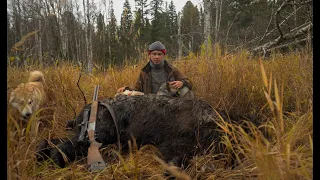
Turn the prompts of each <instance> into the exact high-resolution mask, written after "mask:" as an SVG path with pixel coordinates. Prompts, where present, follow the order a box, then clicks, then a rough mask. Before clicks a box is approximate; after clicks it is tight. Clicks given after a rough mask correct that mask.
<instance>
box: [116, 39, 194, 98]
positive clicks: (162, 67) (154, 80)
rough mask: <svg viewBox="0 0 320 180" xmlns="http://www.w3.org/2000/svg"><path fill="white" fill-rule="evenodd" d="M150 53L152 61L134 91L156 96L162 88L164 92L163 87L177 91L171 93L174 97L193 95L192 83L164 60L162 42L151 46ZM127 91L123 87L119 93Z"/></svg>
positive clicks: (142, 73) (141, 73) (143, 71)
mask: <svg viewBox="0 0 320 180" xmlns="http://www.w3.org/2000/svg"><path fill="white" fill-rule="evenodd" d="M148 53H149V59H150V61H149V62H148V64H147V65H146V66H145V67H143V68H142V69H141V72H140V75H139V78H138V80H137V82H136V84H135V86H134V88H133V90H135V91H140V92H143V93H144V94H150V93H152V94H156V93H157V92H158V91H159V88H160V87H161V88H160V90H163V87H164V86H166V89H169V91H170V89H171V90H172V89H176V91H175V93H174V94H172V91H170V92H171V93H170V94H171V95H173V96H177V97H183V96H185V95H186V94H190V93H191V91H190V90H191V88H192V85H191V83H190V81H189V80H188V79H187V78H186V77H185V76H184V75H183V74H182V73H181V72H180V71H179V70H178V69H177V68H176V67H174V66H172V65H171V64H169V63H168V61H166V60H165V59H164V57H165V55H166V48H165V46H164V45H163V44H162V43H161V42H160V41H156V42H154V43H152V44H151V45H150V46H149V49H148ZM126 89H130V88H128V87H121V88H119V89H118V90H117V92H118V93H121V92H123V91H125V90H126ZM188 92H189V93H188ZM158 94H159V93H158Z"/></svg>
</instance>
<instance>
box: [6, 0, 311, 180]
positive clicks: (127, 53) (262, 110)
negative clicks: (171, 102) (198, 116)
mask: <svg viewBox="0 0 320 180" xmlns="http://www.w3.org/2000/svg"><path fill="white" fill-rule="evenodd" d="M101 2H102V4H105V6H103V7H99V8H98V7H97V4H96V1H89V0H83V1H80V0H7V4H8V6H7V99H8V97H9V95H10V92H12V90H13V89H14V88H16V87H17V86H18V85H19V84H20V83H22V82H26V81H27V79H28V76H29V73H30V71H32V70H41V71H42V72H43V73H44V76H45V79H46V86H47V88H48V90H49V91H48V96H49V99H50V101H49V102H48V103H47V104H46V107H44V108H41V109H40V110H39V111H37V112H36V113H35V114H33V115H32V117H30V121H29V122H28V124H27V126H26V127H23V126H21V124H20V120H19V118H18V117H17V115H18V113H17V112H16V110H15V109H14V108H12V106H11V105H10V104H9V103H7V110H8V111H7V179H169V178H170V177H169V176H165V175H164V172H165V171H168V172H169V174H170V176H172V177H176V178H177V179H259V180H260V179H263V180H264V179H266V180H267V179H272V180H273V179H283V180H287V179H290V180H291V179H313V1H312V0H203V1H202V0H201V1H200V0H199V3H197V4H193V3H192V2H191V1H188V2H187V3H186V4H185V6H184V7H183V9H182V11H181V12H177V11H176V10H175V1H171V2H169V1H168V2H167V3H166V2H165V1H162V0H135V3H134V4H130V3H129V1H128V0H125V1H124V4H123V7H122V8H123V13H122V15H121V18H120V19H121V21H120V22H117V19H116V17H115V14H114V7H113V2H112V0H105V1H103V0H101ZM131 7H134V8H133V9H134V10H131ZM101 8H102V9H105V11H101V12H100V11H99V9H101ZM156 40H159V41H161V42H162V43H163V44H164V45H165V46H166V48H167V52H168V55H167V56H166V59H167V60H168V61H169V62H170V63H172V64H173V65H175V66H176V67H178V68H179V70H181V71H182V73H184V74H185V75H186V76H187V77H188V78H189V79H190V80H191V82H192V83H193V85H194V89H193V91H194V92H195V94H196V96H197V97H198V98H201V99H203V100H205V101H207V102H208V103H209V104H210V105H211V106H212V107H213V108H214V109H216V110H218V111H223V112H225V113H227V114H229V115H230V117H231V116H238V117H239V118H240V119H241V120H242V121H243V123H242V124H234V123H231V122H230V121H229V119H228V118H227V119H223V118H219V119H216V122H217V124H218V126H219V128H218V129H217V131H221V132H222V140H221V142H213V146H212V147H211V148H213V149H214V148H216V147H217V144H215V143H223V144H224V146H225V147H226V148H225V149H224V151H223V153H221V154H213V153H212V152H214V151H208V153H207V154H203V155H197V156H195V157H194V158H193V159H192V160H191V162H190V164H189V165H188V166H187V167H183V168H172V167H170V166H168V164H166V163H164V162H162V161H161V160H159V159H157V158H156V156H154V155H155V154H156V153H157V149H156V148H154V147H153V146H143V147H137V146H136V145H135V144H134V141H132V144H131V146H130V149H129V153H128V154H119V153H118V152H117V147H116V146H114V145H110V146H107V147H105V148H103V149H101V151H100V152H101V154H102V155H104V157H105V158H106V159H105V161H106V162H107V164H108V166H107V168H105V169H104V170H103V171H101V172H98V173H89V172H88V171H87V169H86V159H85V157H84V158H80V159H78V160H77V161H75V162H72V163H69V164H68V166H67V167H65V168H58V167H57V166H56V165H55V164H54V163H53V162H52V161H51V160H50V159H49V160H47V161H45V162H41V163H38V162H37V160H36V157H35V150H36V146H37V144H38V143H39V142H40V141H41V140H42V139H48V140H50V139H52V138H70V137H72V133H70V132H69V131H67V130H66V129H65V125H66V122H67V120H70V119H73V118H75V117H76V115H77V114H78V113H79V112H80V111H81V109H82V108H83V106H84V105H85V104H87V103H90V102H91V100H92V95H93V90H94V86H95V85H97V84H99V85H100V91H99V97H98V99H99V100H101V99H103V98H107V97H114V95H115V93H116V89H117V88H119V87H122V86H132V85H133V84H134V82H135V81H136V78H137V76H138V74H139V71H140V69H141V68H142V67H143V66H144V65H145V64H146V63H147V62H148V56H147V51H146V50H147V47H148V45H149V44H150V43H152V42H154V41H156ZM44 124H46V125H48V127H47V128H46V129H43V128H41V127H43V125H44ZM213 149H212V150H213ZM231 154H232V156H231ZM230 162H236V164H230Z"/></svg>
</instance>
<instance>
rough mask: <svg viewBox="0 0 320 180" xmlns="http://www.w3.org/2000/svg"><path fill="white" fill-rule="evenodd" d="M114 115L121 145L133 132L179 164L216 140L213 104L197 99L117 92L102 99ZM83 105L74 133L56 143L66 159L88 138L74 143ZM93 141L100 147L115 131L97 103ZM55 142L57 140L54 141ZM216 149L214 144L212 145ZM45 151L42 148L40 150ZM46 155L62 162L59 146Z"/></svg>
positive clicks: (81, 152) (82, 149) (81, 151)
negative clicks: (131, 94) (110, 96)
mask: <svg viewBox="0 0 320 180" xmlns="http://www.w3.org/2000/svg"><path fill="white" fill-rule="evenodd" d="M102 102H103V103H107V104H109V105H110V106H111V107H112V108H113V110H114V112H115V115H116V119H117V125H118V128H119V133H120V142H121V144H122V147H124V148H125V147H126V144H127V143H128V140H131V139H132V137H131V135H133V136H134V137H135V139H136V142H137V144H138V147H139V146H141V145H145V144H153V145H155V146H156V147H157V148H158V149H159V150H160V152H161V158H163V159H164V160H165V161H166V162H173V163H175V164H176V165H181V164H180V163H181V162H182V160H183V158H186V159H188V158H190V157H192V156H193V155H195V154H196V153H202V152H204V151H205V150H206V149H207V148H208V147H209V146H210V144H211V143H212V142H213V141H219V140H218V138H219V137H220V136H219V131H218V127H217V125H216V123H215V121H214V120H215V119H216V118H218V116H217V114H216V113H215V111H214V110H213V108H212V107H211V106H210V105H209V104H208V103H206V102H205V101H203V100H200V99H182V98H172V97H167V96H157V95H152V94H150V95H143V96H125V95H121V96H117V97H116V98H114V99H111V98H110V99H105V100H103V101H102ZM90 105H91V104H88V105H86V106H85V107H84V108H83V110H82V111H81V112H80V114H79V115H78V117H77V118H76V119H75V123H74V124H75V127H74V131H75V134H76V135H75V136H74V137H73V138H71V140H66V141H64V142H63V143H60V144H58V148H59V149H60V150H61V151H62V152H64V153H65V155H66V156H67V157H68V159H69V162H70V161H74V160H75V159H76V157H77V156H86V155H87V149H88V147H89V142H88V141H86V143H84V144H79V143H77V140H78V137H79V133H80V129H81V128H80V127H79V126H78V125H79V124H80V123H81V122H82V120H83V112H84V110H85V109H89V110H90ZM95 132H96V141H97V142H101V143H102V147H103V146H105V145H108V144H116V143H117V131H116V127H115V124H114V121H113V119H112V117H111V114H110V113H109V111H108V109H107V108H106V107H105V106H103V105H101V103H99V106H98V114H97V120H96V129H95ZM57 142H58V141H57ZM42 144H43V145H40V146H39V147H38V149H39V152H41V150H40V149H43V148H47V147H46V146H45V145H46V144H48V143H45V142H42ZM216 149H218V148H216ZM42 153H44V154H47V155H49V154H48V150H46V152H42ZM50 156H51V158H52V159H53V161H54V162H55V163H56V164H57V165H59V166H60V167H64V166H65V162H64V160H63V157H62V155H61V153H60V152H59V150H57V149H56V148H52V149H51V152H50Z"/></svg>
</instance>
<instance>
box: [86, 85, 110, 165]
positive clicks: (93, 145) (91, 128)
mask: <svg viewBox="0 0 320 180" xmlns="http://www.w3.org/2000/svg"><path fill="white" fill-rule="evenodd" d="M98 91H99V85H97V86H96V87H95V89H94V95H93V102H92V104H91V110H90V118H89V124H88V129H87V131H88V137H89V142H90V147H89V148H88V157H87V164H88V166H89V167H88V169H89V171H100V170H103V169H104V168H105V167H106V163H105V162H104V160H103V158H102V156H101V154H100V152H99V148H100V147H101V143H98V142H97V141H96V140H95V125H96V119H97V113H98Z"/></svg>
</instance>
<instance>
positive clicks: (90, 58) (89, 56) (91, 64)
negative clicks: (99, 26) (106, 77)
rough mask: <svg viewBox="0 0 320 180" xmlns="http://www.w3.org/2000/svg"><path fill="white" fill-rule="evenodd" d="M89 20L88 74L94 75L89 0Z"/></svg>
mask: <svg viewBox="0 0 320 180" xmlns="http://www.w3.org/2000/svg"><path fill="white" fill-rule="evenodd" d="M87 20H88V24H87V28H88V29H87V31H88V32H87V33H88V36H87V38H88V39H87V40H88V41H87V42H88V44H87V52H88V72H89V73H92V68H93V62H92V42H91V39H92V38H91V27H90V12H89V0H87Z"/></svg>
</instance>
